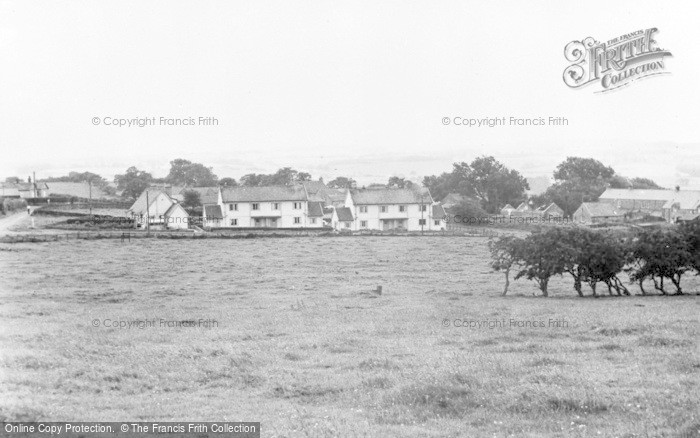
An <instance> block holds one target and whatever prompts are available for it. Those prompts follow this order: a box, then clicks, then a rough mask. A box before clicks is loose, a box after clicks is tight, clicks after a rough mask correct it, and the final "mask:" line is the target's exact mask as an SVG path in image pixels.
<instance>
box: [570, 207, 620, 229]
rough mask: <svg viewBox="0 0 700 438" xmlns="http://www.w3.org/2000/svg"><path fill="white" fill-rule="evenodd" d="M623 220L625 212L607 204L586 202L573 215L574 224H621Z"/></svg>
mask: <svg viewBox="0 0 700 438" xmlns="http://www.w3.org/2000/svg"><path fill="white" fill-rule="evenodd" d="M623 218H624V212H623V211H621V210H618V209H616V208H615V207H614V206H613V205H611V204H607V203H605V202H584V203H583V204H581V206H580V207H579V208H578V210H576V211H575V212H574V214H573V220H574V222H580V223H584V224H598V223H603V222H620V221H622V220H623Z"/></svg>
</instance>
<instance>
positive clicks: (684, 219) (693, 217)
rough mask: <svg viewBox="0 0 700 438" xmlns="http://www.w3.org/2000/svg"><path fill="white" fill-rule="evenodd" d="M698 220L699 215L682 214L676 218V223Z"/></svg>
mask: <svg viewBox="0 0 700 438" xmlns="http://www.w3.org/2000/svg"><path fill="white" fill-rule="evenodd" d="M698 218H700V213H682V214H680V215H678V217H677V218H676V220H677V221H682V222H689V221H694V220H697V219H698Z"/></svg>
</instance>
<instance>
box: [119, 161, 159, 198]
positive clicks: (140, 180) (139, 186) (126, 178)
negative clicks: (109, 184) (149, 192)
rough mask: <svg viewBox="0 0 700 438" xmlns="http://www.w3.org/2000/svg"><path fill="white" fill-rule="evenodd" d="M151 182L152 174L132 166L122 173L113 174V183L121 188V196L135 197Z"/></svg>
mask: <svg viewBox="0 0 700 438" xmlns="http://www.w3.org/2000/svg"><path fill="white" fill-rule="evenodd" d="M152 182H153V176H152V175H151V174H150V173H148V172H145V171H142V170H138V169H137V168H136V167H134V166H132V167H130V168H128V169H127V170H126V173H125V174H124V175H115V176H114V183H115V184H116V185H117V188H118V189H120V190H123V196H125V197H127V198H132V199H135V198H137V197H139V196H140V195H141V193H143V191H144V190H146V189H147V188H148V187H149V186H150V185H151V183H152Z"/></svg>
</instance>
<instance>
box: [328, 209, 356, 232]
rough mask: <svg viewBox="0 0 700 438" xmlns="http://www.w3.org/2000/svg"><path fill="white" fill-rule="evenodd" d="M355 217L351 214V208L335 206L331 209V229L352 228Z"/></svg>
mask: <svg viewBox="0 0 700 438" xmlns="http://www.w3.org/2000/svg"><path fill="white" fill-rule="evenodd" d="M354 222H355V218H353V216H352V210H351V209H350V208H348V207H337V208H334V209H333V218H332V219H331V224H332V226H333V229H335V230H338V231H342V230H352V229H353V224H354Z"/></svg>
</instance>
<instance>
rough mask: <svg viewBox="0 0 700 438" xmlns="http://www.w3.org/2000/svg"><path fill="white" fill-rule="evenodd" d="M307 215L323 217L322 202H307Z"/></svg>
mask: <svg viewBox="0 0 700 438" xmlns="http://www.w3.org/2000/svg"><path fill="white" fill-rule="evenodd" d="M309 217H323V203H322V202H309Z"/></svg>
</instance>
